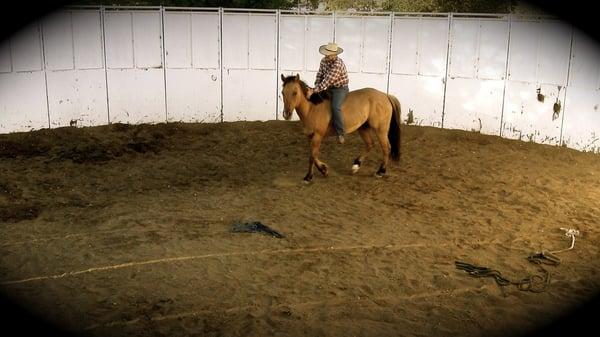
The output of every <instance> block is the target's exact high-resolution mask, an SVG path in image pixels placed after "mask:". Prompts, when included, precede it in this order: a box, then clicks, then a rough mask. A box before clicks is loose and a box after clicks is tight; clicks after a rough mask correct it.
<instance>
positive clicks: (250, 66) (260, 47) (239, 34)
mask: <svg viewBox="0 0 600 337" xmlns="http://www.w3.org/2000/svg"><path fill="white" fill-rule="evenodd" d="M259 41H260V43H259ZM250 42H252V43H253V44H250ZM275 46H277V15H276V14H275V13H273V14H270V13H268V14H265V13H243V14H241V13H224V14H223V96H224V97H225V96H226V97H228V99H226V100H224V101H223V120H224V121H238V120H249V121H252V120H270V119H275V116H276V111H275V110H276V105H277V93H276V92H274V90H275V89H276V88H277V83H276V82H275V81H276V80H277V79H278V77H277V68H276V62H275V52H276V49H275Z"/></svg>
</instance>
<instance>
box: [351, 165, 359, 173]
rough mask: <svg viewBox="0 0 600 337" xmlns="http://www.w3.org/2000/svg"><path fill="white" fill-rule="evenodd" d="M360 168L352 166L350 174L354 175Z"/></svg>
mask: <svg viewBox="0 0 600 337" xmlns="http://www.w3.org/2000/svg"><path fill="white" fill-rule="evenodd" d="M359 168H360V166H358V165H356V164H354V165H352V174H355V173H356V172H358V169H359Z"/></svg>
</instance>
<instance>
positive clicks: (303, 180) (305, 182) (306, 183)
mask: <svg viewBox="0 0 600 337" xmlns="http://www.w3.org/2000/svg"><path fill="white" fill-rule="evenodd" d="M302 183H303V184H304V185H308V184H310V183H312V181H311V180H306V179H302Z"/></svg>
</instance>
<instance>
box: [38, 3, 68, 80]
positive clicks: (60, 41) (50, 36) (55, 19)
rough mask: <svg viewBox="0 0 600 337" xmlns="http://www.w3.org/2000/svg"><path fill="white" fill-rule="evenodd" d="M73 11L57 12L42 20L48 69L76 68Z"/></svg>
mask: <svg viewBox="0 0 600 337" xmlns="http://www.w3.org/2000/svg"><path fill="white" fill-rule="evenodd" d="M71 27H72V22H71V12H67V11H60V12H55V13H52V14H51V15H49V16H48V17H46V18H45V19H44V20H43V22H42V30H43V37H44V55H45V59H46V69H48V70H67V69H74V55H73V54H74V51H73V30H72V29H71Z"/></svg>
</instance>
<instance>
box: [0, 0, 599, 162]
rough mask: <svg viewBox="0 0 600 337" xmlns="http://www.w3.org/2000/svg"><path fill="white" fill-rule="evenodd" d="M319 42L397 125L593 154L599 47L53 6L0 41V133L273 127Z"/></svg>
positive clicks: (503, 21) (547, 23)
mask: <svg viewBox="0 0 600 337" xmlns="http://www.w3.org/2000/svg"><path fill="white" fill-rule="evenodd" d="M449 28H450V31H449V30H448V29H449ZM163 32H164V34H165V36H164V37H163V36H162V35H163ZM449 37H450V40H448V38H449ZM331 41H335V42H337V43H338V44H339V45H340V46H341V47H342V48H344V50H345V51H344V53H343V54H342V55H341V56H340V57H341V58H342V59H343V60H344V62H345V63H346V65H347V68H348V70H349V77H350V90H355V89H358V88H362V87H374V88H377V89H379V90H382V91H388V92H389V93H391V94H394V95H395V96H397V97H398V98H399V100H400V103H401V105H402V111H403V120H404V121H406V122H410V123H414V124H417V125H429V126H438V127H439V126H442V127H450V128H459V129H465V130H474V131H479V132H483V133H489V134H500V135H501V136H504V137H508V138H514V139H522V140H528V141H534V142H539V143H546V144H560V143H561V142H563V143H564V144H566V145H567V146H570V147H574V148H577V149H580V150H591V151H598V147H597V143H598V142H599V141H598V134H599V133H600V123H598V112H597V111H598V106H599V104H600V102H599V101H600V99H599V94H598V93H599V91H600V62H599V60H600V52H599V51H600V48H598V45H597V44H596V43H595V42H594V41H592V40H590V39H589V38H587V37H586V36H585V35H584V34H583V33H581V32H578V31H574V30H573V29H572V27H571V26H570V25H568V24H565V23H564V22H561V21H558V20H554V19H551V18H537V17H535V18H534V17H530V18H529V19H528V18H527V17H523V16H520V17H518V18H517V17H512V18H510V19H509V17H508V16H494V15H477V16H475V15H470V14H455V15H451V16H447V15H435V14H433V15H428V14H427V15H410V14H399V15H387V14H380V13H370V14H368V15H360V14H358V15H357V14H349V13H331V12H327V13H323V14H317V15H313V14H297V13H292V12H289V11H282V12H277V11H262V10H261V11H252V10H249V11H244V10H229V9H225V10H218V9H190V10H188V9H186V10H185V11H183V10H181V11H179V10H174V9H173V8H167V9H161V8H158V7H156V8H145V9H132V8H100V9H89V10H87V9H63V10H60V11H58V12H56V13H53V14H51V15H49V16H47V17H44V18H42V19H40V21H39V22H36V23H33V24H31V25H29V26H27V27H25V28H24V29H22V30H21V31H20V32H19V33H18V34H16V35H14V36H12V37H11V38H10V39H9V40H7V41H4V42H2V44H1V45H0V87H1V88H2V89H3V92H2V93H0V99H1V100H0V124H1V130H2V132H12V131H16V130H30V129H35V128H41V127H47V126H50V127H58V126H66V125H71V124H72V123H73V122H76V125H86V126H87V125H90V126H91V125H100V124H104V123H106V122H107V121H108V122H124V123H157V122H164V121H185V122H201V121H209V122H217V121H220V120H225V121H233V120H269V119H275V118H278V113H279V112H280V111H277V110H281V109H280V108H278V106H281V105H282V102H281V96H280V91H281V80H280V75H281V74H284V75H292V74H296V73H298V74H300V76H301V78H302V80H304V81H305V82H306V83H307V84H308V85H310V86H313V85H314V79H315V74H316V71H317V70H318V68H319V63H320V61H321V59H322V55H321V54H319V52H318V48H319V46H320V45H322V44H326V43H327V42H331ZM163 49H164V50H163ZM274 91H275V92H274ZM19 100H21V101H19ZM586 121H587V122H586Z"/></svg>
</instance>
